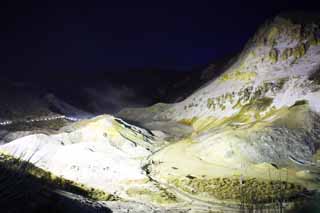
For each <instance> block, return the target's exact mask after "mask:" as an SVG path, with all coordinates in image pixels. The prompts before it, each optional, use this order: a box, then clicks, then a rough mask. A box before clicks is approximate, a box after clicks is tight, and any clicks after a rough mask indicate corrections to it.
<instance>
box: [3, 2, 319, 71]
mask: <svg viewBox="0 0 320 213" xmlns="http://www.w3.org/2000/svg"><path fill="white" fill-rule="evenodd" d="M314 2H315V1H314ZM314 2H313V3H312V2H311V1H309V2H308V1H302V0H300V1H279V0H278V1H276V0H261V1H260V0H256V1H227V0H219V1H216V0H208V1H205V0H194V1H187V0H184V1H177V0H171V1H151V0H148V1H138V0H136V1H134V0H128V1H109V0H100V1H94V0H78V1H70V0H64V1H57V0H51V1H45V0H41V1H32V0H21V1H14V0H2V1H1V11H0V12H1V14H0V18H1V28H0V29H1V32H0V40H1V41H0V42H1V43H0V44H1V46H0V48H1V50H0V57H1V59H0V72H2V73H8V72H10V73H16V74H22V73H23V74H24V75H26V74H28V73H30V72H41V73H58V72H59V73H64V72H88V73H89V72H100V71H109V70H121V69H130V68H150V67H153V68H159V69H178V70H186V69H191V68H192V67H195V66H199V65H205V64H207V63H208V62H210V61H212V60H214V59H218V58H221V57H223V56H224V55H227V54H230V53H234V52H237V51H240V50H241V48H242V47H243V45H244V44H245V42H246V41H247V40H248V39H249V38H250V37H251V36H252V35H253V33H254V32H255V31H256V29H257V27H258V26H259V25H260V24H262V23H263V22H264V21H265V20H266V19H267V18H270V17H272V16H274V15H276V14H277V13H279V12H281V11H286V10H297V9H298V10H307V11H309V10H313V11H315V10H316V11H317V10H318V9H319V8H318V7H317V4H315V3H314Z"/></svg>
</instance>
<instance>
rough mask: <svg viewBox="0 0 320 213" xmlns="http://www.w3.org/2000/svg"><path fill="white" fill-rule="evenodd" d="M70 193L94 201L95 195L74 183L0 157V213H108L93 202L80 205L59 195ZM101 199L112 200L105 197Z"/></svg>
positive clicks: (95, 193) (19, 162)
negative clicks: (64, 192)
mask: <svg viewBox="0 0 320 213" xmlns="http://www.w3.org/2000/svg"><path fill="white" fill-rule="evenodd" d="M63 191H66V192H70V193H75V194H77V195H81V196H83V197H84V198H86V197H87V198H92V199H97V194H99V193H100V196H102V192H98V191H97V190H94V189H87V188H85V187H84V186H81V185H80V186H77V185H75V183H74V182H72V181H68V180H65V179H63V178H59V177H54V176H53V175H51V173H49V172H45V171H43V170H41V169H38V168H36V167H34V166H33V165H32V164H30V163H28V162H26V161H20V160H18V159H15V158H12V157H9V156H7V155H4V154H1V155H0V212H1V213H44V212H46V213H60V212H111V211H110V210H109V209H107V208H105V207H103V206H101V205H100V206H95V207H93V205H92V203H93V201H91V203H90V201H89V200H87V202H80V201H79V200H76V199H72V198H71V197H68V196H63V195H62V194H61V193H59V192H63ZM105 199H112V198H111V196H109V195H108V196H105Z"/></svg>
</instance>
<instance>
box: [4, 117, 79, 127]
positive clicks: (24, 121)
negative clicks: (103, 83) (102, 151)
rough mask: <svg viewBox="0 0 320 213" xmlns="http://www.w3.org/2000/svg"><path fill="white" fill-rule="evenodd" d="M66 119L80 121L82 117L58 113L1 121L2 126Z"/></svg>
mask: <svg viewBox="0 0 320 213" xmlns="http://www.w3.org/2000/svg"><path fill="white" fill-rule="evenodd" d="M60 119H65V120H68V121H80V120H82V119H80V118H76V117H70V116H65V115H56V116H43V117H38V118H30V119H17V120H3V121H0V126H8V125H12V124H16V123H35V122H41V121H53V120H60Z"/></svg>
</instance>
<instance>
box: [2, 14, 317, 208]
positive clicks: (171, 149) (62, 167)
mask: <svg viewBox="0 0 320 213" xmlns="http://www.w3.org/2000/svg"><path fill="white" fill-rule="evenodd" d="M290 20H291V19H289V18H287V16H281V17H277V18H275V19H274V21H273V22H272V23H270V24H267V25H265V26H263V27H262V28H260V29H259V31H258V32H257V34H256V35H255V37H254V38H253V39H252V40H251V41H250V42H248V44H247V46H246V47H245V49H244V51H243V52H242V54H241V55H240V56H239V58H238V59H237V60H236V61H235V62H234V63H233V64H230V66H229V67H228V68H227V69H226V71H225V72H224V73H223V74H222V75H221V76H220V77H218V78H216V79H214V80H212V82H210V83H208V84H206V85H204V86H203V87H202V88H200V89H198V90H197V91H195V92H194V94H192V95H191V96H190V97H188V98H187V99H185V100H184V101H182V102H179V103H176V104H162V103H159V104H156V105H154V106H151V107H148V108H139V109H125V110H123V111H121V112H120V113H119V114H118V116H119V117H122V118H126V119H127V120H131V121H136V122H138V123H139V125H141V126H143V128H142V127H138V126H134V125H131V124H129V123H128V122H125V121H124V120H121V119H119V118H115V117H113V116H109V115H103V116H98V117H96V118H93V119H90V120H83V121H80V122H76V123H74V124H72V125H69V126H66V127H64V128H63V129H61V130H60V132H59V133H57V134H52V135H49V136H46V135H39V134H37V135H32V136H27V137H23V138H20V139H18V140H14V141H12V142H11V143H8V144H5V145H3V146H1V149H2V150H6V151H7V152H10V153H11V154H14V155H15V156H21V155H22V157H23V158H24V159H30V160H31V162H33V163H34V164H35V165H37V166H39V167H41V168H44V169H46V170H49V171H51V172H53V173H54V174H57V175H62V176H64V177H65V178H68V179H72V180H75V181H78V182H81V183H84V184H86V185H89V186H92V187H96V188H99V189H102V190H105V191H107V192H109V193H112V194H116V195H118V196H120V197H122V198H125V199H129V200H130V199H131V200H137V201H141V202H143V203H153V204H156V205H165V206H168V205H169V204H170V205H172V204H177V205H178V204H179V203H181V202H185V203H184V207H191V208H194V209H196V210H199V209H201V210H203V206H206V209H205V210H204V212H205V211H210V210H228V211H235V208H236V207H234V206H237V207H238V204H239V203H240V202H246V203H249V204H250V205H251V204H253V203H259V202H260V204H266V203H268V202H269V203H270V202H274V201H277V202H282V201H283V200H281V199H285V200H289V201H293V200H294V198H295V197H297V196H298V195H299V193H301V192H303V191H305V190H307V189H308V190H310V189H319V178H318V175H317V174H318V173H319V171H318V170H319V168H320V167H319V166H320V165H319V162H320V154H319V153H320V152H319V150H318V148H319V145H320V115H319V113H320V83H319V82H320V81H319V80H320V78H319V76H320V74H319V71H320V42H319V41H320V38H319V36H318V35H319V33H320V22H319V21H318V19H315V20H314V21H311V22H308V21H307V22H306V23H299V22H294V21H290ZM23 153H25V154H23ZM33 153H34V155H33ZM242 189H243V190H245V191H239V190H242ZM279 190H280V191H279ZM263 191H266V193H265V194H263ZM261 193H262V194H261ZM244 194H246V195H247V196H244ZM249 195H250V196H249ZM280 195H281V196H282V195H283V196H282V197H279V196H280ZM257 196H258V197H257ZM244 197H245V199H244ZM221 202H226V203H228V204H230V205H234V206H233V207H232V208H231V207H225V206H224V207H222V206H221V205H222V204H221ZM218 204H219V205H218ZM197 208H199V209H197ZM225 208H226V209H225ZM228 208H231V210H230V209H228ZM196 210H195V211H196Z"/></svg>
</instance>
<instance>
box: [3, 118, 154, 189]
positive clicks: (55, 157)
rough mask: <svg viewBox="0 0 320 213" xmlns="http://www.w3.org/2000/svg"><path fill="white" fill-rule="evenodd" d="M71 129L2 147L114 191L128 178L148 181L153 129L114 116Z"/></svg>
mask: <svg viewBox="0 0 320 213" xmlns="http://www.w3.org/2000/svg"><path fill="white" fill-rule="evenodd" d="M125 125H127V126H125ZM131 128H132V129H131ZM133 128H136V129H133ZM71 129H73V130H71ZM68 131H71V132H69V133H66V132H63V133H60V134H56V135H52V136H46V135H42V134H38V135H31V136H27V137H23V138H20V139H17V140H15V141H13V142H11V143H9V144H6V145H4V146H2V147H1V149H2V150H5V151H8V152H11V153H13V154H14V155H15V156H18V157H19V156H22V158H24V159H26V160H27V159H29V160H30V161H31V162H32V163H34V164H35V165H36V166H39V167H41V168H43V169H46V170H49V171H51V172H53V173H54V174H56V175H62V176H64V177H65V178H68V179H72V180H75V181H77V182H81V183H85V184H88V185H89V186H91V187H96V188H100V189H103V190H106V191H108V192H111V193H115V192H116V191H117V190H119V188H121V187H123V186H122V185H123V183H125V182H126V181H137V182H139V181H140V182H143V181H146V178H147V177H146V176H145V172H144V171H143V170H142V169H141V167H142V165H143V163H142V159H144V158H145V157H146V156H148V155H149V154H150V151H149V150H148V149H149V148H148V146H150V144H149V143H151V142H153V141H154V138H153V136H152V135H150V134H149V133H147V132H143V133H144V134H142V130H140V129H138V128H137V127H134V126H130V125H128V124H125V123H124V122H121V120H119V119H115V118H114V117H112V116H100V117H97V118H95V119H94V120H91V121H84V122H82V123H81V122H80V123H77V124H75V125H74V126H72V127H70V128H69V129H68ZM140 132H141V133H140ZM144 145H145V147H144Z"/></svg>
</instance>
